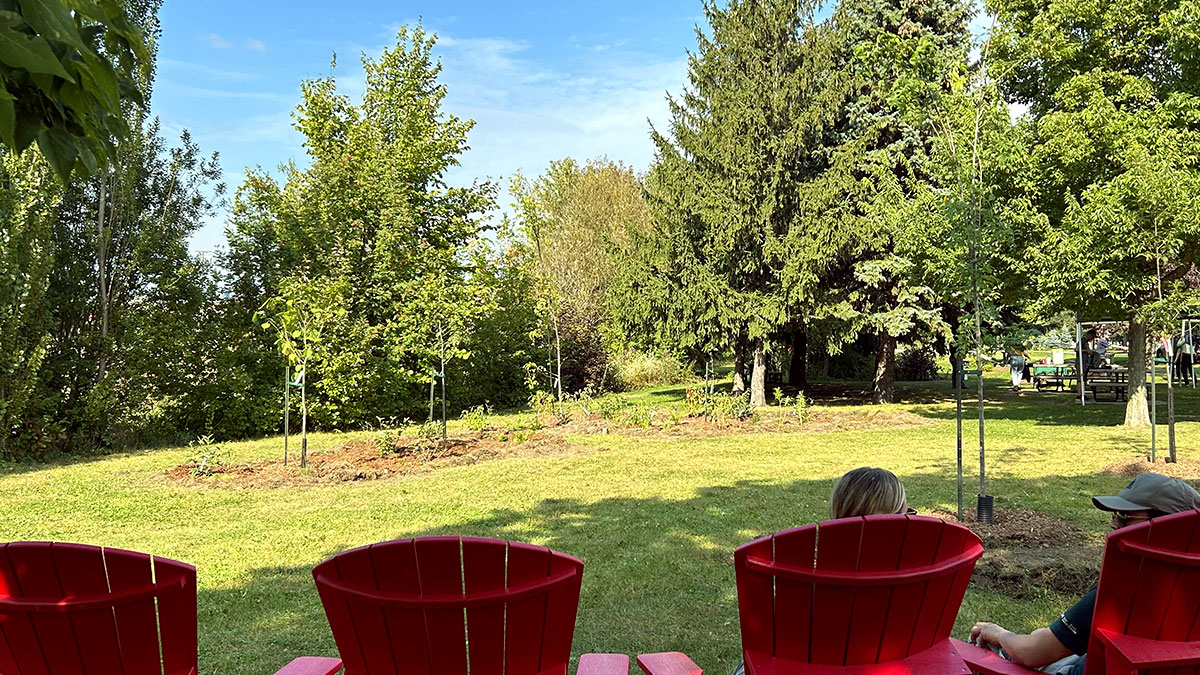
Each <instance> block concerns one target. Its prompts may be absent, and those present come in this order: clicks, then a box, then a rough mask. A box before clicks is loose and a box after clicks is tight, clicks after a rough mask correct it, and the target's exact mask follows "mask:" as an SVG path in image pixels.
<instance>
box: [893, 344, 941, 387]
mask: <svg viewBox="0 0 1200 675" xmlns="http://www.w3.org/2000/svg"><path fill="white" fill-rule="evenodd" d="M896 379H897V380H900V381H902V382H929V381H930V380H936V379H938V372H937V357H936V356H935V355H934V353H933V352H932V351H930V350H928V349H925V348H922V347H910V348H908V349H905V350H904V351H902V352H900V354H898V355H897V356H896Z"/></svg>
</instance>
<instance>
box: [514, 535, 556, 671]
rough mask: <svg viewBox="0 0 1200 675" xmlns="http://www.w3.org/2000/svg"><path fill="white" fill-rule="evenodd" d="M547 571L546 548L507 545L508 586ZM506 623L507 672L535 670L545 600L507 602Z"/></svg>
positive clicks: (548, 570)
mask: <svg viewBox="0 0 1200 675" xmlns="http://www.w3.org/2000/svg"><path fill="white" fill-rule="evenodd" d="M549 572H550V550H549V549H546V548H543V547H541V546H531V545H529V544H519V543H516V542H511V543H510V544H509V545H508V585H509V587H512V586H516V585H517V584H523V583H526V582H529V581H534V580H536V579H540V578H542V577H545V576H549ZM506 626H507V630H506V632H505V640H504V653H505V661H506V663H507V666H508V672H510V673H536V672H538V671H539V670H540V667H539V666H540V662H541V657H542V636H543V635H544V634H545V627H546V599H545V598H544V597H538V596H534V597H532V598H527V599H524V600H518V601H517V602H513V603H509V605H508V617H507V619H506Z"/></svg>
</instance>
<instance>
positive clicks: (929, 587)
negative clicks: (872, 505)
mask: <svg viewBox="0 0 1200 675" xmlns="http://www.w3.org/2000/svg"><path fill="white" fill-rule="evenodd" d="M938 527H940V528H941V532H940V535H939V538H938V545H937V548H936V549H935V553H934V556H933V560H934V562H937V561H938V560H944V559H946V558H949V557H953V556H955V555H957V554H958V553H961V552H962V546H963V540H964V536H965V535H964V533H968V534H969V531H967V529H966V528H963V527H959V526H957V525H950V524H949V523H945V522H940V523H938ZM954 581H955V580H954V577H953V575H943V576H940V577H937V578H934V579H930V580H929V581H928V582H927V583H926V584H925V597H924V598H923V599H922V601H921V611H920V612H918V613H917V623H916V625H915V626H914V627H913V635H912V641H911V642H910V643H909V646H908V652H909V653H910V654H912V653H916V652H918V651H921V650H922V649H927V648H929V647H930V646H932V645H933V644H934V643H935V642H937V641H938V640H939V639H944V638H945V636H939V635H938V627H939V625H940V624H941V620H942V617H943V616H944V615H945V613H946V612H952V613H954V614H957V613H958V607H959V605H958V604H954V605H950V600H951V597H950V596H951V591H952V590H953V586H954ZM959 600H960V602H961V598H959Z"/></svg>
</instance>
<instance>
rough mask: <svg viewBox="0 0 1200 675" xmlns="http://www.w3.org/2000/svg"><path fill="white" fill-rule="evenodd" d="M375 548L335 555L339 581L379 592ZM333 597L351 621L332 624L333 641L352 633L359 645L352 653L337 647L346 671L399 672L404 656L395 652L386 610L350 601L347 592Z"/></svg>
mask: <svg viewBox="0 0 1200 675" xmlns="http://www.w3.org/2000/svg"><path fill="white" fill-rule="evenodd" d="M372 548H374V546H365V547H362V548H356V549H353V550H350V551H347V552H345V553H342V554H340V555H338V556H335V557H334V558H333V559H334V560H335V561H336V567H337V579H338V580H339V581H341V582H343V583H346V584H350V585H352V586H355V587H358V588H362V589H366V590H379V581H378V578H379V576H378V575H377V573H376V569H375V563H374V561H373V559H372V558H373V555H372V554H373V552H372V550H371V549H372ZM380 572H383V575H384V576H386V571H384V570H380ZM320 584H321V580H320V579H319V578H318V579H317V585H318V587H319V586H320ZM333 595H334V599H335V602H341V603H343V604H344V605H345V606H346V609H347V612H348V614H349V619H350V621H349V623H348V624H347V625H334V624H333V623H330V628H331V629H332V630H333V634H334V639H335V641H336V640H337V635H338V633H339V632H343V631H349V632H350V635H353V636H354V639H355V642H356V643H357V644H356V647H357V649H355V650H354V651H353V652H351V653H346V652H343V651H342V650H341V645H340V644H339V646H338V653H339V654H340V655H341V657H342V660H343V661H344V662H345V663H346V669H347V670H348V671H350V672H355V671H359V670H360V669H361V672H364V673H372V674H375V673H380V674H383V675H386V674H387V673H397V672H399V667H400V666H401V665H402V663H403V661H402V660H401V659H402V658H403V657H402V656H401V655H393V653H392V639H391V636H390V635H389V632H388V625H387V622H386V621H385V618H384V614H383V608H381V607H379V606H378V605H374V604H371V603H369V602H366V601H363V600H361V599H358V598H349V597H347V596H346V595H345V594H344V593H340V592H336V591H335V592H334V593H333ZM326 616H329V608H328V605H326ZM397 661H399V663H398V662H397Z"/></svg>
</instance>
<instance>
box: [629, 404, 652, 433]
mask: <svg viewBox="0 0 1200 675" xmlns="http://www.w3.org/2000/svg"><path fill="white" fill-rule="evenodd" d="M655 412H656V410H655V409H654V406H648V405H645V406H637V407H635V408H631V409H630V410H629V411H628V412H627V413H625V423H626V424H628V425H630V426H635V427H641V428H643V429H649V428H650V427H651V426H653V425H654V414H655Z"/></svg>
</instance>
